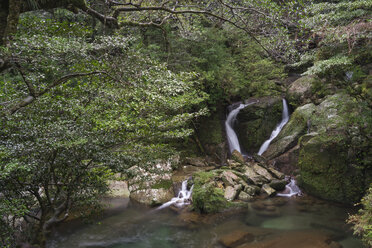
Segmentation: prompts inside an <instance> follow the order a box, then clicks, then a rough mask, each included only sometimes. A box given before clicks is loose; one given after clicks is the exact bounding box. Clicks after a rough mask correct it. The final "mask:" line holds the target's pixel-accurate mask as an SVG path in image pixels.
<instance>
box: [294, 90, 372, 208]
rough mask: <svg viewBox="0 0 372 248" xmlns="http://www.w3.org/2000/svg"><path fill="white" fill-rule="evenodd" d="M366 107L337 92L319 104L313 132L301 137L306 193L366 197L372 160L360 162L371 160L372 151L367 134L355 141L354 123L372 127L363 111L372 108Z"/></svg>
mask: <svg viewBox="0 0 372 248" xmlns="http://www.w3.org/2000/svg"><path fill="white" fill-rule="evenodd" d="M363 106H364V105H363V104H360V103H359V102H358V101H357V100H356V99H355V98H352V97H351V96H349V95H347V94H335V95H332V96H328V97H326V98H325V99H324V101H323V102H322V103H321V104H319V106H318V107H317V109H316V111H315V112H314V118H312V127H311V129H312V130H311V131H312V132H311V133H309V134H307V135H304V136H303V137H301V139H300V140H299V143H300V151H299V160H298V166H299V168H300V178H299V184H300V186H302V188H304V190H305V191H306V192H308V193H310V194H312V195H315V196H318V197H320V198H323V199H327V200H332V201H337V202H342V203H347V204H350V203H352V202H357V201H358V200H359V199H360V198H361V197H362V195H363V191H364V185H365V182H366V180H367V181H369V182H371V178H372V170H371V169H370V167H368V165H367V164H368V163H367V164H364V163H363V162H358V161H365V160H364V159H363V158H366V159H367V160H368V156H369V155H368V154H370V151H371V150H370V146H369V145H368V144H369V141H368V138H367V137H364V138H362V139H363V142H361V143H360V144H359V145H358V146H356V147H354V146H353V145H352V144H351V140H352V136H353V135H358V132H355V131H356V130H355V128H354V126H355V127H358V126H360V128H362V127H361V125H364V126H365V127H363V128H369V129H370V128H371V126H370V125H371V123H370V121H368V120H367V119H366V118H367V117H366V116H364V115H363V114H362V113H364V112H366V111H370V110H367V109H365V108H364V107H363ZM315 117H316V118H315ZM358 129H359V128H358ZM356 154H359V155H356ZM353 164H355V165H356V164H358V165H356V166H353Z"/></svg>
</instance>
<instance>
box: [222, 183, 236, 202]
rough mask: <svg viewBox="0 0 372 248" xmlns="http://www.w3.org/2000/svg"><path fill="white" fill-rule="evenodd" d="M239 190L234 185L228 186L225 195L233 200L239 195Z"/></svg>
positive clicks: (229, 199)
mask: <svg viewBox="0 0 372 248" xmlns="http://www.w3.org/2000/svg"><path fill="white" fill-rule="evenodd" d="M237 193H238V192H237V190H236V189H235V188H234V187H232V186H227V187H226V189H225V193H224V197H225V199H226V200H228V201H232V200H234V199H235V197H236V196H237Z"/></svg>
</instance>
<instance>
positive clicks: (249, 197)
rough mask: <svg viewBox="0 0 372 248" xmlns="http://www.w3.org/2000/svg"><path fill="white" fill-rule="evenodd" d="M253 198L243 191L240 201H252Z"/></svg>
mask: <svg viewBox="0 0 372 248" xmlns="http://www.w3.org/2000/svg"><path fill="white" fill-rule="evenodd" d="M252 198H253V197H252V195H250V194H247V193H246V192H245V191H241V192H240V193H239V196H238V199H239V200H241V201H250V200H252Z"/></svg>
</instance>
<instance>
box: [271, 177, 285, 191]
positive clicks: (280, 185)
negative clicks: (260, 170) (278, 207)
mask: <svg viewBox="0 0 372 248" xmlns="http://www.w3.org/2000/svg"><path fill="white" fill-rule="evenodd" d="M286 185H287V181H286V180H284V179H283V180H278V179H274V180H273V181H271V182H270V183H269V186H270V187H271V188H273V189H275V190H277V191H281V190H284V189H285V186H286Z"/></svg>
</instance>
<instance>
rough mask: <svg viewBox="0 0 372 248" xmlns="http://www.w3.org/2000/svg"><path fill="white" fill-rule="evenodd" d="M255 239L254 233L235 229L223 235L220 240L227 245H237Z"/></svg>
mask: <svg viewBox="0 0 372 248" xmlns="http://www.w3.org/2000/svg"><path fill="white" fill-rule="evenodd" d="M253 240H254V235H253V234H251V233H250V232H247V231H242V230H235V231H233V232H231V233H228V234H226V235H224V236H222V237H221V238H220V239H219V242H220V243H221V244H222V245H224V246H225V247H237V246H238V245H240V244H243V243H246V242H251V241H253Z"/></svg>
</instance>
